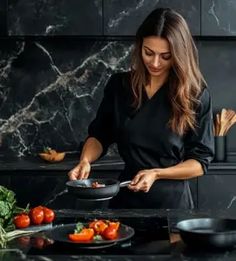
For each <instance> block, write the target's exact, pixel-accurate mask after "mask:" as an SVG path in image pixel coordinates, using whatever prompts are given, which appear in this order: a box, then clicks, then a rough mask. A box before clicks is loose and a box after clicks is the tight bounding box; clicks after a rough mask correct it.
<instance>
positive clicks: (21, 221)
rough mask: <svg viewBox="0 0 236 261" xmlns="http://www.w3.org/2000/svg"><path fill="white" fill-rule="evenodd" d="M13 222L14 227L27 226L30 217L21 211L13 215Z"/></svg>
mask: <svg viewBox="0 0 236 261" xmlns="http://www.w3.org/2000/svg"><path fill="white" fill-rule="evenodd" d="M13 223H14V225H15V226H16V228H25V227H28V226H29V224H30V218H29V216H28V215H27V214H24V213H22V214H19V215H17V216H15V217H14V219H13Z"/></svg>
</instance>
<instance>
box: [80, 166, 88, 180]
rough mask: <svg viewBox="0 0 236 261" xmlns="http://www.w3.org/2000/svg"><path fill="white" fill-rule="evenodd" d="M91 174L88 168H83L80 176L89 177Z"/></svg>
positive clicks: (82, 177)
mask: <svg viewBox="0 0 236 261" xmlns="http://www.w3.org/2000/svg"><path fill="white" fill-rule="evenodd" d="M88 176H89V172H88V171H87V169H86V168H82V169H81V171H80V177H81V179H87V178H88Z"/></svg>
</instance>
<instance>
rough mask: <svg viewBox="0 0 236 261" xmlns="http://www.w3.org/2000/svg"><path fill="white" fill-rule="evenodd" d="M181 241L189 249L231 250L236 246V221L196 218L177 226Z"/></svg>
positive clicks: (181, 222)
mask: <svg viewBox="0 0 236 261" xmlns="http://www.w3.org/2000/svg"><path fill="white" fill-rule="evenodd" d="M177 229H178V230H179V232H180V235H181V238H182V239H183V241H184V242H185V243H186V244H187V245H189V246H191V247H201V248H218V249H220V248H232V247H234V246H236V219H216V218H196V219H187V220H183V221H180V222H179V223H178V224H177Z"/></svg>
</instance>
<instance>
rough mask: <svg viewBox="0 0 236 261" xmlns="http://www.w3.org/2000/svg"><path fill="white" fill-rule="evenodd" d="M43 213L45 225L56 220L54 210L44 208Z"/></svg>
mask: <svg viewBox="0 0 236 261" xmlns="http://www.w3.org/2000/svg"><path fill="white" fill-rule="evenodd" d="M43 213H44V218H43V223H51V222H52V221H53V220H54V218H55V213H54V211H53V210H52V209H50V208H47V207H43Z"/></svg>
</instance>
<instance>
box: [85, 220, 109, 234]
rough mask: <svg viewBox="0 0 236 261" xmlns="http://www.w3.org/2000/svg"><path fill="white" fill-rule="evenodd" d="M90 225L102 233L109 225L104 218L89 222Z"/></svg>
mask: <svg viewBox="0 0 236 261" xmlns="http://www.w3.org/2000/svg"><path fill="white" fill-rule="evenodd" d="M89 227H90V228H93V229H94V232H95V233H96V234H98V235H100V234H102V233H103V231H104V230H105V229H106V228H107V227H108V225H107V224H106V223H105V222H104V221H103V220H94V221H93V222H90V223H89Z"/></svg>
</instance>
